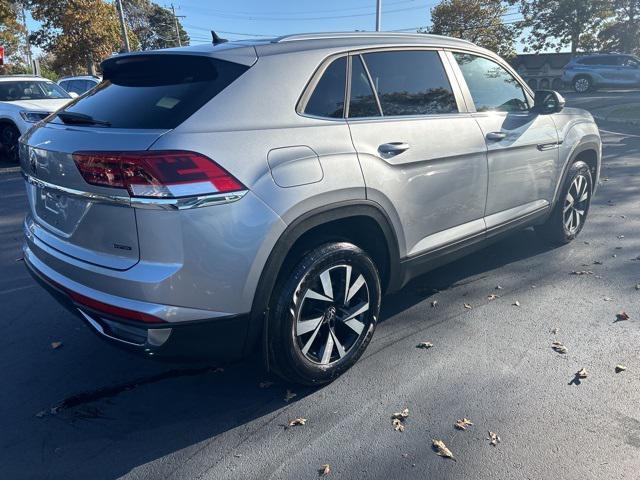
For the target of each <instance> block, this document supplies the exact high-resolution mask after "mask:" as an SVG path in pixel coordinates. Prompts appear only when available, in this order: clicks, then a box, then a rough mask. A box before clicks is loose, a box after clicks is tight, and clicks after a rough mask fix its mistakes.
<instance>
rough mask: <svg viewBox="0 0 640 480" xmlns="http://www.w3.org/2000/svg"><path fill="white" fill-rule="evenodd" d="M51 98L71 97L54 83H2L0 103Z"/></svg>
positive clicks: (0, 86) (30, 81)
mask: <svg viewBox="0 0 640 480" xmlns="http://www.w3.org/2000/svg"><path fill="white" fill-rule="evenodd" d="M49 98H70V97H69V94H68V93H67V92H66V91H64V90H63V89H62V88H60V86H59V85H57V84H55V83H52V82H41V81H32V80H24V81H16V82H0V102H11V101H16V100H45V99H49Z"/></svg>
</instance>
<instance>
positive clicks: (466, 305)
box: [464, 303, 473, 310]
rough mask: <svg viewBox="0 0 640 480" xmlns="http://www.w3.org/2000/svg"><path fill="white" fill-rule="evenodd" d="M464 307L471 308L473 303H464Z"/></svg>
mask: <svg viewBox="0 0 640 480" xmlns="http://www.w3.org/2000/svg"><path fill="white" fill-rule="evenodd" d="M464 308H466V309H467V310H471V309H472V308H473V307H472V306H471V305H469V304H468V303H465V304H464Z"/></svg>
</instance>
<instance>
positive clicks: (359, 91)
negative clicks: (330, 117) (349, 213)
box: [347, 50, 487, 257]
mask: <svg viewBox="0 0 640 480" xmlns="http://www.w3.org/2000/svg"><path fill="white" fill-rule="evenodd" d="M351 60H352V62H351V73H352V75H351V83H350V102H349V107H348V120H347V121H348V123H349V128H350V130H351V135H352V138H353V143H354V146H355V149H356V151H357V152H358V158H359V160H360V164H361V167H362V171H363V174H364V179H365V184H366V188H367V198H369V199H371V200H373V201H375V202H377V203H379V204H381V205H382V206H383V207H384V208H385V210H386V211H387V212H388V213H389V215H390V216H391V217H392V218H391V219H392V221H393V222H394V224H395V226H396V230H398V231H399V233H400V235H399V241H400V248H401V250H402V251H401V255H402V256H408V257H414V256H417V255H420V254H423V253H426V252H429V251H434V250H437V249H438V248H440V247H443V246H444V245H446V244H449V243H453V242H456V241H460V240H464V239H467V238H473V237H477V236H483V235H484V230H485V227H484V221H483V218H482V217H483V215H484V209H485V200H486V191H487V159H486V147H485V143H484V139H483V136H482V132H481V130H480V128H479V126H478V124H477V123H476V121H475V120H474V119H473V117H472V115H470V114H468V113H464V107H463V105H464V103H463V101H462V98H461V97H460V95H459V93H456V92H454V91H453V89H452V87H451V84H450V82H449V80H448V76H447V73H446V71H445V67H444V64H443V62H442V59H441V54H440V53H439V52H438V51H435V50H383V51H375V52H368V53H367V52H365V53H363V54H362V55H352V56H351ZM372 85H373V89H372ZM456 97H457V98H456Z"/></svg>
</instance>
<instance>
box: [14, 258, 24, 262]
mask: <svg viewBox="0 0 640 480" xmlns="http://www.w3.org/2000/svg"><path fill="white" fill-rule="evenodd" d="M23 261H24V258H23V257H20V258H16V262H23Z"/></svg>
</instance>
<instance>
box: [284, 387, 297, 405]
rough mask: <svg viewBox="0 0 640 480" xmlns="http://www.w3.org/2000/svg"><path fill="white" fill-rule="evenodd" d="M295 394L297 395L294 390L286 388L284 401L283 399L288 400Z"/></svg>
mask: <svg viewBox="0 0 640 480" xmlns="http://www.w3.org/2000/svg"><path fill="white" fill-rule="evenodd" d="M296 396H298V394H297V393H294V392H292V391H291V390H288V389H287V394H286V395H285V397H284V401H285V402H288V401H290V400H291V399H292V398H294V397H296Z"/></svg>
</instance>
